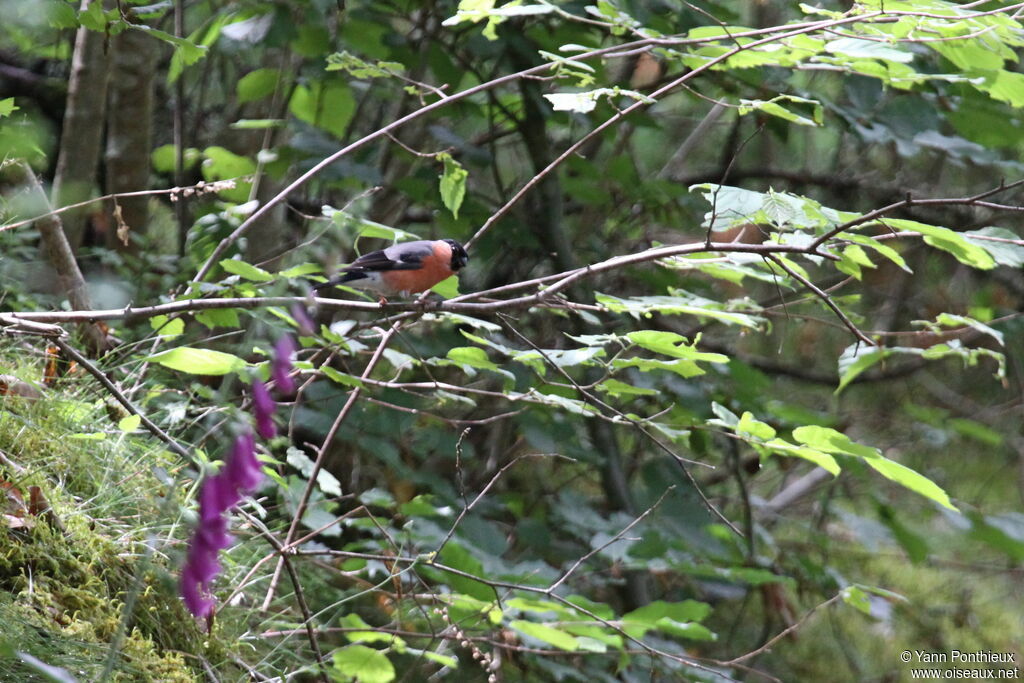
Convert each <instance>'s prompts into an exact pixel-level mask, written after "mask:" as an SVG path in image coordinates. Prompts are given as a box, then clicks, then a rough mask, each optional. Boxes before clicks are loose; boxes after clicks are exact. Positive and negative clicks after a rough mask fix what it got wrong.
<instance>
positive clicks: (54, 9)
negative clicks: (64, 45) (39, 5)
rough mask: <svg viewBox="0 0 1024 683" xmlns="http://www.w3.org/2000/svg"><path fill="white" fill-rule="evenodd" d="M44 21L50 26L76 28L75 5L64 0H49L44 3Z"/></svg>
mask: <svg viewBox="0 0 1024 683" xmlns="http://www.w3.org/2000/svg"><path fill="white" fill-rule="evenodd" d="M75 6H77V3H76V5H75ZM46 23H47V25H48V26H49V27H50V28H56V29H64V28H78V15H77V14H75V7H72V6H71V5H69V4H68V3H67V2H65V1H64V0H49V2H47V3H46Z"/></svg>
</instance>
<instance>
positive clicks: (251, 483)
mask: <svg viewBox="0 0 1024 683" xmlns="http://www.w3.org/2000/svg"><path fill="white" fill-rule="evenodd" d="M218 476H221V477H224V479H225V480H226V481H228V482H230V484H229V485H230V486H231V487H233V488H235V489H236V490H238V491H241V492H242V493H252V492H253V491H255V490H256V487H258V486H259V485H260V482H261V481H263V466H262V465H260V461H259V460H258V459H257V458H256V439H255V438H253V435H252V434H251V433H248V432H247V433H245V434H242V435H240V436H239V437H238V438H237V439H235V445H234V448H232V449H231V455H230V457H228V460H227V462H226V463H225V465H224V470H223V471H222V472H221V473H220V474H219V475H218Z"/></svg>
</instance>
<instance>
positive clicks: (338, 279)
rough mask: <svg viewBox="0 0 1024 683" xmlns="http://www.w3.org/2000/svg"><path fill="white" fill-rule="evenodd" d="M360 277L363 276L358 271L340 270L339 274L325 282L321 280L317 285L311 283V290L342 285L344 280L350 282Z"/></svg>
mask: <svg viewBox="0 0 1024 683" xmlns="http://www.w3.org/2000/svg"><path fill="white" fill-rule="evenodd" d="M361 277H363V274H362V273H361V272H359V271H354V270H345V271H342V274H341V275H338V276H335V277H332V278H331V279H330V280H328V281H327V282H321V283H320V284H318V285H313V290H314V291H317V292H318V291H320V290H322V289H330V288H331V287H337V286H338V285H343V284H345V283H346V282H352V280H358V279H359V278H361Z"/></svg>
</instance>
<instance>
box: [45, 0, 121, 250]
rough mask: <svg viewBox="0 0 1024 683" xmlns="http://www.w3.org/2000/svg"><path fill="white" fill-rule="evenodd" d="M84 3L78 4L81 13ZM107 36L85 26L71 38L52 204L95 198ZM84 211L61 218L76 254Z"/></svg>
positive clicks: (82, 209) (104, 109) (83, 221)
mask: <svg viewBox="0 0 1024 683" xmlns="http://www.w3.org/2000/svg"><path fill="white" fill-rule="evenodd" d="M88 6H89V0H82V10H85V9H86V8H87V7H88ZM106 41H107V37H106V36H105V35H104V34H102V33H99V32H97V31H90V30H88V29H86V28H85V27H81V28H79V29H78V32H77V33H76V34H75V52H74V55H73V56H72V58H71V77H70V79H69V81H68V96H67V105H66V111H65V113H64V127H63V130H62V132H61V139H60V151H59V153H58V156H57V171H56V174H55V175H54V178H53V193H52V197H53V205H54V206H56V207H61V206H67V205H69V204H76V203H78V202H82V201H85V200H87V199H89V198H90V197H95V196H96V172H97V168H98V166H99V161H100V144H101V142H102V139H103V117H104V114H105V113H106V101H107V82H108V81H107V74H108V69H107V45H106ZM88 213H89V208H88V207H82V208H81V209H76V210H74V211H68V212H66V213H64V215H63V224H64V234H65V235H66V236H67V241H68V243H69V245H70V247H71V249H72V250H73V251H74V250H77V249H78V247H80V246H81V244H82V238H83V237H84V235H85V222H86V217H87V216H88Z"/></svg>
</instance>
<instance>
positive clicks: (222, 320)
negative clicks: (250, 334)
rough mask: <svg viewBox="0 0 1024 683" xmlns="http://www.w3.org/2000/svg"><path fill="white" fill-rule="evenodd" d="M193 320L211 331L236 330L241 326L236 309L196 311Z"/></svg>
mask: <svg viewBox="0 0 1024 683" xmlns="http://www.w3.org/2000/svg"><path fill="white" fill-rule="evenodd" d="M195 319H196V320H197V321H198V322H199V323H201V324H203V325H205V326H206V327H208V328H210V329H211V330H212V329H213V328H214V327H230V328H238V327H239V326H240V325H241V320H239V317H238V309H237V308H208V309H206V310H203V311H196V313H195Z"/></svg>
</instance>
